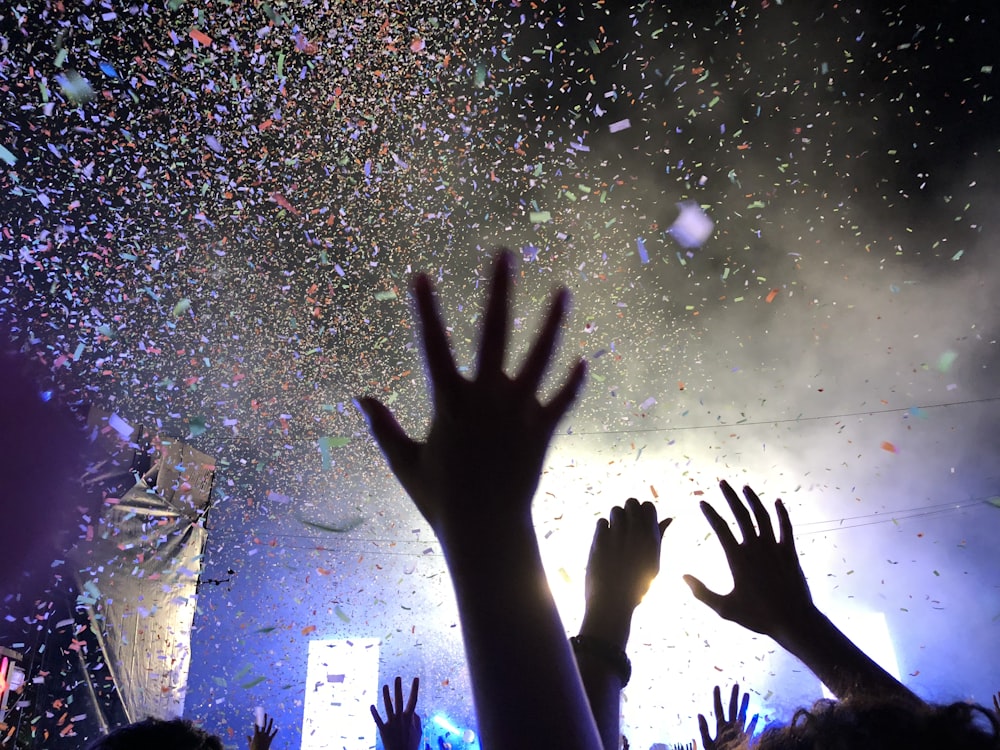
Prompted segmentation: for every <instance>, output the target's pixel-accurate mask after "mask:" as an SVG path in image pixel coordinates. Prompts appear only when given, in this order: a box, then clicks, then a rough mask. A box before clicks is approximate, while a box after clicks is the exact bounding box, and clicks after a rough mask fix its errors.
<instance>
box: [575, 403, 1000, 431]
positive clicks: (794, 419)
mask: <svg viewBox="0 0 1000 750" xmlns="http://www.w3.org/2000/svg"><path fill="white" fill-rule="evenodd" d="M995 401H1000V396H988V397H985V398H974V399H969V400H967V401H948V402H945V403H941V404H926V405H923V406H901V407H894V408H892V409H873V410H871V411H851V412H843V413H841V414H818V415H814V416H810V417H803V416H798V417H787V418H785V419H764V420H758V421H754V422H749V421H745V420H742V419H741V420H740V421H739V422H715V423H713V424H697V425H678V426H673V427H643V428H638V429H628V430H595V431H593V432H587V431H581V432H577V431H576V430H574V431H573V432H571V433H559V434H557V435H556V437H573V436H574V435H626V434H629V433H648V432H681V431H684V430H713V429H717V428H719V427H726V428H729V429H735V428H737V427H759V426H761V425H769V424H788V423H790V422H816V421H822V420H826V419H845V418H846V417H870V416H874V415H876V414H898V413H899V412H904V411H907V412H909V411H913V410H914V409H919V410H921V411H925V410H927V409H943V408H946V407H949V406H968V405H972V404H986V403H992V402H995Z"/></svg>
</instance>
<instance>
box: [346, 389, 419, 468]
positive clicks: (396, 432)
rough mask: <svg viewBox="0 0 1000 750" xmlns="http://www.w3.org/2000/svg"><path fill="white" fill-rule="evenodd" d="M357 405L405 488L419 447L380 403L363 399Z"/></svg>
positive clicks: (366, 398) (372, 399) (390, 466)
mask: <svg viewBox="0 0 1000 750" xmlns="http://www.w3.org/2000/svg"><path fill="white" fill-rule="evenodd" d="M357 403H358V407H359V408H360V409H361V411H362V412H363V413H364V415H365V417H366V418H367V419H368V428H369V429H370V430H371V433H372V437H374V438H375V442H376V443H378V446H379V448H381V449H382V452H383V453H384V454H385V458H386V461H388V462H389V468H390V469H392V471H393V473H394V474H395V475H396V476H398V477H399V478H400V481H402V482H403V483H404V486H406V478H407V477H408V475H409V470H410V467H412V466H413V465H414V464H416V462H417V458H418V456H419V454H420V445H419V444H418V443H417V442H415V441H414V440H411V439H410V437H409V436H408V435H407V434H406V432H404V431H403V428H402V427H400V426H399V422H397V421H396V418H395V417H394V416H393V415H392V412H391V411H389V409H388V408H386V407H385V406H384V405H383V404H382V403H381V402H380V401H378V400H377V399H374V398H370V397H365V398H360V399H358V402H357Z"/></svg>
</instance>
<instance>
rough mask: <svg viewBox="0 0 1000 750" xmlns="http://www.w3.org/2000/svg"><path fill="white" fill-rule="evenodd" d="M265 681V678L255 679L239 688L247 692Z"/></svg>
mask: <svg viewBox="0 0 1000 750" xmlns="http://www.w3.org/2000/svg"><path fill="white" fill-rule="evenodd" d="M266 679H267V678H266V677H255V678H254V679H252V680H250V682H244V683H243V684H242V685H240V687H241V688H243V689H244V690H249V689H250V688H252V687H256V686H257V685H259V684H260V683H262V682H263V681H264V680H266Z"/></svg>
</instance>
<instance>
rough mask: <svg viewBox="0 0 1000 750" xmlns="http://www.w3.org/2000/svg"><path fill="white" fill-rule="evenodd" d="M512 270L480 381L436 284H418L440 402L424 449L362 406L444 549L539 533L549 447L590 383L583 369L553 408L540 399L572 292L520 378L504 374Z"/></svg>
mask: <svg viewBox="0 0 1000 750" xmlns="http://www.w3.org/2000/svg"><path fill="white" fill-rule="evenodd" d="M511 265H512V260H511V256H510V253H508V252H503V253H501V254H500V255H499V256H498V258H497V261H496V267H495V269H494V272H493V279H492V283H491V288H490V293H489V300H488V302H487V305H486V313H485V316H484V318H483V325H482V339H481V341H480V345H479V354H478V367H477V370H476V374H475V377H474V378H473V379H471V380H467V379H466V378H464V377H462V376H461V375H460V374H459V372H458V369H457V368H456V366H455V361H454V359H453V357H452V353H451V350H450V348H449V345H448V340H447V335H446V333H445V327H444V324H443V323H442V321H441V317H440V314H439V313H438V310H437V305H436V303H435V300H434V293H433V290H432V288H431V283H430V281H429V280H428V278H427V276H425V275H421V276H418V277H417V280H416V283H415V295H416V301H417V313H418V316H419V318H420V324H421V331H422V342H423V349H424V354H425V357H426V360H427V369H428V373H429V377H430V388H431V395H432V398H433V403H434V415H433V417H432V419H431V427H430V432H429V433H428V435H427V440H426V441H425V442H423V443H420V442H417V441H415V440H413V439H412V438H410V437H409V436H407V435H406V433H405V432H404V431H403V429H402V428H401V427H400V426H399V423H398V422H397V421H396V419H395V417H394V416H393V415H392V413H391V412H390V411H389V410H388V409H387V408H386V407H385V406H384V405H382V404H381V403H379V402H378V401H376V400H375V399H372V398H365V399H362V400H361V401H360V406H361V408H362V409H363V410H364V412H365V414H366V416H367V417H368V420H369V424H370V426H371V431H372V434H373V435H374V437H375V440H376V442H377V443H378V444H379V446H380V447H381V448H382V451H383V452H384V453H385V456H386V459H387V460H388V462H389V467H390V468H391V469H392V472H393V473H394V474H395V475H396V477H397V478H398V479H399V481H400V483H401V484H402V485H403V488H404V489H405V490H406V491H407V493H408V494H409V495H410V497H411V498H412V499H413V501H414V503H415V504H416V506H417V508H418V509H419V510H420V512H421V513H422V514H423V516H424V518H426V519H427V522H428V523H429V524H430V525H431V528H432V529H434V531H435V533H436V534H437V535H438V538H439V539H440V540H441V542H442V544H445V545H447V541H448V539H449V538H450V537H451V536H452V535H453V534H458V535H467V534H476V533H490V534H493V533H495V532H496V524H497V523H498V522H503V521H509V522H517V523H521V522H527V523H529V524H530V507H531V500H532V497H533V496H534V492H535V489H536V487H537V485H538V478H539V476H540V474H541V469H542V462H543V460H544V457H545V452H546V450H547V448H548V444H549V440H550V438H551V437H552V433H553V431H554V430H555V428H556V425H557V423H558V422H559V420H560V419H561V418H562V417H563V415H564V414H565V413H566V411H567V410H568V409H569V407H570V404H572V402H573V400H574V399H575V398H576V395H577V392H578V391H579V389H580V386H581V384H582V383H583V378H584V373H585V367H584V365H583V362H579V363H578V364H577V365H576V366H575V367H574V368H573V370H572V371H571V373H570V375H569V378H568V379H567V381H566V382H565V383H564V384H563V386H562V387H561V388H560V389H559V391H558V392H557V393H556V395H555V397H554V398H553V399H552V400H551V401H550V402H549V403H548V404H542V403H540V402H539V401H538V397H537V396H536V391H537V390H538V387H539V385H540V383H541V381H542V377H543V376H544V374H545V370H546V368H547V366H548V364H549V361H550V360H551V358H552V355H553V353H554V350H555V344H556V336H557V333H558V331H559V326H560V324H561V323H562V319H563V316H564V314H565V310H566V305H567V300H568V294H567V292H566V290H565V289H562V290H560V291H559V292H558V294H557V295H556V297H555V301H554V302H553V304H552V307H551V309H550V310H549V313H548V315H547V316H546V318H545V321H544V323H543V325H542V329H541V332H540V333H539V336H538V338H537V340H536V341H535V343H534V345H533V346H532V348H531V350H530V352H529V354H528V356H527V359H526V360H525V362H524V365H523V366H522V368H521V371H520V373H518V375H517V376H516V377H510V376H508V375H507V374H506V373H505V372H504V370H503V364H504V357H505V354H506V348H507V327H508V313H509V311H508V297H509V287H510V276H511Z"/></svg>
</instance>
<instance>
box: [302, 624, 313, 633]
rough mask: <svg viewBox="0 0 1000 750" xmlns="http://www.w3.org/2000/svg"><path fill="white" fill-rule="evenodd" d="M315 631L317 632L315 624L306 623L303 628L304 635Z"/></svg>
mask: <svg viewBox="0 0 1000 750" xmlns="http://www.w3.org/2000/svg"><path fill="white" fill-rule="evenodd" d="M315 632H316V626H315V625H306V626H305V627H304V628H302V635H309V634H310V633H315Z"/></svg>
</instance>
